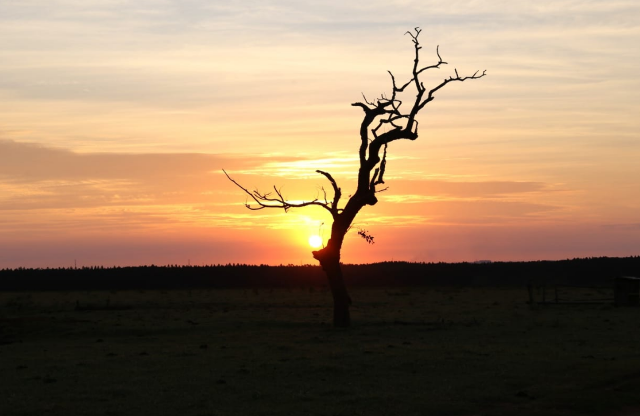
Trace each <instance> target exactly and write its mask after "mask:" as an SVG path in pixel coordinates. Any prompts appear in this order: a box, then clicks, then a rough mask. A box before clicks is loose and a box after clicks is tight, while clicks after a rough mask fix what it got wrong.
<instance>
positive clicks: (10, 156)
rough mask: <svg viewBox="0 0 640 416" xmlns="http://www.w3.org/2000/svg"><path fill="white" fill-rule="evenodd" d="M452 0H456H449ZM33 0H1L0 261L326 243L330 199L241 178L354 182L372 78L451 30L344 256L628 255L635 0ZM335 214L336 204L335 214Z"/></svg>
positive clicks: (272, 257) (634, 200)
mask: <svg viewBox="0 0 640 416" xmlns="http://www.w3.org/2000/svg"><path fill="white" fill-rule="evenodd" d="M454 3H455V4H454ZM454 3H451V4H447V5H444V4H442V2H436V1H420V2H411V1H408V2H407V1H403V2H393V1H392V2H388V1H387V2H377V1H373V2H371V1H367V2H359V1H354V2H349V4H344V2H323V3H322V4H318V5H308V4H298V3H297V2H288V1H273V2H255V3H254V2H251V1H249V2H246V3H245V2H243V3H242V5H228V4H226V3H223V2H217V1H214V2H204V1H202V2H199V1H193V2H188V3H184V4H182V3H181V4H171V3H166V2H160V1H155V0H149V1H145V2H139V1H138V2H133V1H132V2H129V1H123V2H121V3H119V4H118V5H117V6H114V5H112V3H111V2H106V1H105V2H102V1H95V2H91V4H90V5H88V6H87V5H84V4H83V5H80V4H79V3H77V2H74V1H67V0H59V1H52V2H47V3H46V5H43V4H42V2H36V1H24V2H12V3H5V4H2V5H0V61H1V62H3V64H2V67H1V68H0V213H1V214H0V268H3V267H19V266H28V267H30V266H33V267H48V266H51V267H57V266H69V265H73V263H74V260H77V263H78V265H79V266H81V265H98V264H102V265H107V266H109V265H137V264H151V263H155V264H169V263H171V264H173V263H177V264H187V263H188V262H190V263H191V264H211V263H230V262H233V263H237V262H240V263H269V264H280V263H283V264H288V263H294V264H300V263H313V259H312V257H311V254H310V248H309V246H308V243H307V240H308V237H309V236H310V235H311V234H314V233H320V234H323V236H324V237H325V238H326V237H328V229H329V218H327V216H326V215H325V214H324V213H323V212H321V211H320V210H318V209H301V210H294V211H290V212H289V213H287V214H285V213H284V212H282V211H276V210H269V211H267V210H263V211H258V212H251V211H248V210H246V209H245V208H244V207H243V204H244V201H245V197H244V195H243V194H242V192H241V191H240V190H239V189H237V188H235V187H234V186H233V184H231V183H230V182H229V181H228V180H226V178H225V177H224V175H223V174H222V171H221V169H222V168H224V169H226V170H227V171H228V172H229V173H230V174H231V175H232V176H233V177H234V179H237V180H238V181H239V182H240V183H242V184H244V185H246V186H247V187H250V188H253V187H259V188H260V189H263V190H267V189H269V188H270V187H271V186H272V185H277V186H278V187H282V189H283V191H284V193H285V195H286V196H287V197H289V198H291V199H296V200H302V199H313V198H315V197H316V196H318V195H319V192H320V187H322V186H325V187H327V185H328V184H327V183H326V181H325V180H323V178H322V177H321V176H320V175H317V174H316V173H315V170H316V169H322V170H327V171H329V172H331V173H332V174H333V175H334V177H336V179H337V180H338V182H339V184H340V186H341V187H342V189H343V192H344V193H345V194H347V195H348V194H349V193H350V192H351V191H353V190H354V189H355V181H354V179H355V174H356V172H357V159H356V156H357V154H356V152H357V147H358V144H359V142H358V126H359V122H360V120H361V115H362V111H361V110H360V109H357V108H353V107H351V106H350V103H352V102H354V101H358V100H360V99H361V93H364V94H366V96H367V97H375V96H377V95H379V94H381V93H388V92H389V88H390V83H389V79H388V75H387V73H386V70H388V69H389V70H392V71H393V72H394V74H395V75H396V77H397V78H402V79H404V78H405V77H406V75H407V74H408V73H409V70H410V67H411V64H412V62H411V60H412V44H411V42H410V39H409V38H408V37H407V36H403V33H404V32H405V31H406V30H408V29H410V28H412V27H414V26H417V25H420V26H422V27H423V28H424V32H423V34H422V35H421V40H422V43H423V46H424V48H423V50H422V59H423V62H425V63H431V62H435V61H433V58H434V57H435V47H436V45H437V44H440V52H441V55H442V57H443V59H444V60H445V61H447V62H449V63H450V65H449V66H445V67H443V68H442V69H440V70H438V72H437V74H434V75H433V76H432V77H430V78H428V81H427V83H429V82H433V83H437V82H439V81H440V80H441V79H442V78H443V77H445V76H448V75H450V74H452V73H453V69H454V68H457V69H458V71H459V72H460V73H461V74H463V73H473V72H474V71H475V70H476V69H480V70H483V69H487V74H488V75H487V77H485V78H483V79H481V80H476V81H470V82H465V83H458V84H453V85H448V86H447V87H445V88H444V89H443V90H441V91H439V93H438V95H437V98H436V100H435V101H433V102H432V103H430V104H429V105H428V106H427V107H426V108H425V109H424V110H423V112H422V113H421V115H420V117H419V121H420V136H419V139H418V140H417V141H415V142H402V143H398V142H396V143H393V144H392V146H390V148H389V161H388V165H387V175H386V177H385V179H386V182H387V184H388V185H389V190H388V191H386V192H384V193H382V194H380V198H379V199H380V202H379V203H378V204H377V205H376V206H374V207H366V208H365V209H364V210H363V211H362V212H361V215H360V216H359V217H358V218H357V219H356V224H355V226H356V227H360V228H363V229H366V230H368V231H369V232H370V233H371V234H373V235H374V236H375V241H376V243H375V244H374V245H368V244H367V243H366V242H365V241H364V240H363V239H361V238H359V237H358V236H357V234H356V233H355V232H352V233H350V234H351V235H349V236H348V238H347V240H346V244H345V247H344V250H343V260H344V261H345V262H350V263H355V262H374V261H384V260H410V261H474V260H480V259H492V260H526V259H559V258H569V257H578V256H579V257H583V256H600V255H609V256H624V255H637V254H640V253H639V252H638V247H640V179H639V178H640V163H638V160H640V137H639V136H640V133H639V132H640V118H639V117H638V114H640V98H639V96H638V94H637V91H638V90H640V81H639V79H640V78H639V77H638V76H637V74H638V70H640V53H638V49H637V45H638V44H640V18H638V16H640V5H638V4H637V2H634V1H616V2H605V1H589V2H587V1H553V2H552V1H541V2H536V4H535V5H533V4H530V3H525V2H502V1H489V2H481V3H478V2H473V1H460V2H454ZM323 223H324V225H323Z"/></svg>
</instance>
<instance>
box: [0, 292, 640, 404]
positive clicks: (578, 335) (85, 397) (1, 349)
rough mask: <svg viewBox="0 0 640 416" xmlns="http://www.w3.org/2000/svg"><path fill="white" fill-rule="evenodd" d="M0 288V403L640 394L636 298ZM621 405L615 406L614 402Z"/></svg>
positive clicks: (517, 399) (502, 400)
mask: <svg viewBox="0 0 640 416" xmlns="http://www.w3.org/2000/svg"><path fill="white" fill-rule="evenodd" d="M352 297H353V298H354V302H355V304H354V307H353V328H351V329H348V330H335V329H332V328H331V326H330V315H331V311H330V308H331V301H330V295H329V294H328V293H327V292H326V291H325V290H324V289H315V290H314V289H309V288H306V289H291V290H287V289H278V290H269V289H257V290H252V289H246V290H242V289H239V290H197V291H195V290H194V291H168V292H160V291H135V292H68V293H0V374H1V377H0V397H1V400H0V414H1V415H3V416H10V415H34V416H35V415H38V416H40V415H114V416H115V415H172V416H174V415H180V416H190V415H194V416H196V415H202V416H204V415H403V416H407V415H516V414H517V415H583V414H594V415H602V414H609V415H613V414H633V413H631V412H632V410H631V409H635V408H638V406H639V405H640V309H639V308H615V307H613V306H610V305H580V306H575V305H554V306H544V307H538V308H535V309H531V308H530V307H529V306H528V305H527V304H526V300H527V292H526V290H525V289H524V288H522V289H486V288H483V289H481V288H462V289H454V288H393V289H354V290H353V291H352ZM625 412H626V413H625Z"/></svg>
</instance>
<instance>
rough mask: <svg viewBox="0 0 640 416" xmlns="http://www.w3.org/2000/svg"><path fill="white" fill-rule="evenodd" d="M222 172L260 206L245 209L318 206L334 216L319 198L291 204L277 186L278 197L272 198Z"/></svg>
mask: <svg viewBox="0 0 640 416" xmlns="http://www.w3.org/2000/svg"><path fill="white" fill-rule="evenodd" d="M222 171H223V172H224V174H225V175H226V176H227V179H229V180H230V181H231V182H233V183H234V184H235V185H236V186H237V187H238V188H240V189H242V190H243V191H244V193H245V194H247V195H249V196H250V197H251V199H253V200H254V201H255V203H256V204H258V206H251V205H250V204H249V203H245V204H244V206H245V207H247V208H248V209H250V210H252V211H258V210H261V209H265V208H281V209H284V211H285V212H288V211H289V209H291V208H302V207H307V206H310V205H317V206H319V207H322V208H324V209H326V210H327V211H329V212H330V213H331V215H334V210H333V209H332V207H331V206H329V203H328V202H320V201H318V199H317V198H316V199H314V200H313V201H306V202H305V201H303V202H297V203H296V202H289V201H287V200H286V199H285V198H284V196H283V195H282V192H281V191H280V190H279V189H278V188H276V187H275V186H274V187H273V190H274V192H275V193H276V195H277V196H276V197H272V196H271V195H272V194H271V192H269V193H261V192H259V191H258V190H253V191H249V190H248V189H247V188H245V187H244V186H242V185H240V184H239V183H238V182H236V181H235V180H233V179H232V178H231V176H229V174H228V173H227V171H225V170H224V169H222ZM334 183H335V181H334ZM334 202H335V201H334ZM336 212H337V210H336Z"/></svg>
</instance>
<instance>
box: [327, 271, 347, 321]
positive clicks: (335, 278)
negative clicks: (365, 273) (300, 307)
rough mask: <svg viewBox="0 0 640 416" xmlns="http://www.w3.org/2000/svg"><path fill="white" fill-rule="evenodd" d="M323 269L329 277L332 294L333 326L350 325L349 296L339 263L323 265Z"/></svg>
mask: <svg viewBox="0 0 640 416" xmlns="http://www.w3.org/2000/svg"><path fill="white" fill-rule="evenodd" d="M324 271H325V273H326V274H327V278H328V279H329V286H330V287H331V294H332V295H333V326H334V327H336V328H347V327H349V326H350V325H351V315H350V313H349V307H350V306H351V298H350V297H349V294H348V293H347V287H346V286H345V284H344V278H343V277H342V268H341V267H340V263H339V262H336V263H335V264H333V265H330V267H325V268H324Z"/></svg>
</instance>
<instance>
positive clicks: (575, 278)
mask: <svg viewBox="0 0 640 416" xmlns="http://www.w3.org/2000/svg"><path fill="white" fill-rule="evenodd" d="M343 271H344V275H345V279H346V281H347V285H349V287H357V286H360V287H366V286H378V287H379V286H386V287H393V286H524V285H527V284H529V283H533V284H535V285H541V284H567V285H590V286H610V285H611V283H612V280H613V279H614V278H615V277H619V276H636V277H640V256H634V257H624V258H616V257H592V258H584V259H572V260H559V261H529V262H491V263H408V262H383V263H374V264H345V265H344V266H343ZM325 285H326V277H325V275H324V273H323V272H322V270H321V269H320V266H312V265H305V266H295V265H292V264H290V265H280V266H267V265H259V266H258V265H245V264H227V265H211V266H179V265H173V266H172V265H169V266H154V265H151V266H138V267H82V268H58V269H26V268H19V269H4V270H0V290H1V291H39V290H42V291H50V290H61V291H72V290H127V289H135V290H143V289H146V290H153V289H197V288H243V287H256V288H260V287H273V288H275V287H292V288H295V287H321V286H325Z"/></svg>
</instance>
